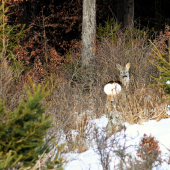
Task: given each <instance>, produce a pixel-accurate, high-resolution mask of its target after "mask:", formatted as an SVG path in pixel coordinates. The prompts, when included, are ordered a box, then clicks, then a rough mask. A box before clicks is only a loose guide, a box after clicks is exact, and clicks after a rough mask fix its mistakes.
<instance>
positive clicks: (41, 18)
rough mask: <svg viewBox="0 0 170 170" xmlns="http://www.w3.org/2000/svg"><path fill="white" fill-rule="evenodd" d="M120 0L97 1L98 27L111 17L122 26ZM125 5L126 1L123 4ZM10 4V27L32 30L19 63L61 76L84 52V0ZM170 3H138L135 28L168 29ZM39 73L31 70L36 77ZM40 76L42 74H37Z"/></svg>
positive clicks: (20, 50)
mask: <svg viewBox="0 0 170 170" xmlns="http://www.w3.org/2000/svg"><path fill="white" fill-rule="evenodd" d="M119 2H121V1H119V0H97V1H96V7H97V9H96V10H97V11H96V16H97V18H96V20H97V26H99V25H102V26H103V25H104V23H105V22H106V21H108V20H110V19H111V18H113V21H114V22H118V23H121V21H118V20H117V18H118V17H117V16H118V15H121V12H122V13H123V10H122V11H121V10H119V11H118V10H117V4H118V3H119ZM122 2H123V1H122ZM6 5H7V6H8V5H14V6H13V7H12V8H10V11H9V12H12V15H10V16H9V17H8V19H9V21H10V24H12V25H17V24H21V26H20V28H22V26H23V25H24V24H25V25H26V26H25V28H26V29H27V28H30V29H28V31H27V32H26V35H25V37H24V39H22V40H19V41H21V46H19V47H18V48H17V49H15V50H14V54H15V55H16V56H17V60H20V61H23V62H24V65H25V66H28V67H33V65H34V63H36V64H37V65H38V67H39V68H41V69H39V70H41V71H40V74H41V76H43V75H44V76H45V75H47V74H48V73H49V72H54V73H56V74H57V75H58V74H59V71H58V70H60V68H61V67H62V64H63V63H68V62H69V59H68V57H66V55H68V54H69V51H70V50H71V51H74V53H75V54H76V55H75V58H76V57H77V58H78V57H79V56H80V51H81V28H82V0H48V1H47V0H27V1H26V0H18V1H7V3H6ZM169 5H170V1H169V0H142V1H138V0H135V1H134V26H135V27H136V28H138V29H141V30H145V29H150V30H151V31H150V32H157V33H158V34H159V32H160V31H162V30H164V28H165V25H169V23H170V20H169V16H170V13H169ZM35 72H36V70H35V69H34V70H32V71H30V73H29V74H30V75H33V73H34V75H35ZM36 76H38V75H36Z"/></svg>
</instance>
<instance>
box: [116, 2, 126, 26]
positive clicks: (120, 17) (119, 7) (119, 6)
mask: <svg viewBox="0 0 170 170" xmlns="http://www.w3.org/2000/svg"><path fill="white" fill-rule="evenodd" d="M123 6H124V0H117V2H116V17H117V23H118V24H121V27H122V28H123V26H124V9H123Z"/></svg>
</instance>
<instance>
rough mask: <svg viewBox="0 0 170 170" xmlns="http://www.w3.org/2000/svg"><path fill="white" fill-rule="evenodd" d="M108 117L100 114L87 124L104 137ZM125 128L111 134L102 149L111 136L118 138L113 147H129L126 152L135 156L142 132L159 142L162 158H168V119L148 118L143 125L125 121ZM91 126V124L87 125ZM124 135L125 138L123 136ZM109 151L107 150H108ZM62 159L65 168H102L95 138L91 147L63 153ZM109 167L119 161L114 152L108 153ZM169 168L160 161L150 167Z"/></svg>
mask: <svg viewBox="0 0 170 170" xmlns="http://www.w3.org/2000/svg"><path fill="white" fill-rule="evenodd" d="M107 122H108V119H107V118H106V117H105V116H102V117H101V118H100V119H95V120H90V121H89V124H91V125H92V124H93V128H95V127H97V128H98V131H100V132H99V133H101V138H102V135H103V137H104V132H103V134H102V130H103V129H104V128H105V127H106V125H107ZM125 126H126V130H125V131H122V132H118V133H117V134H116V135H113V136H111V137H110V138H109V139H107V148H105V149H104V150H103V151H107V149H108V148H109V146H110V144H111V143H112V142H111V141H112V140H113V138H116V136H117V138H120V139H118V140H119V141H118V144H115V145H112V146H111V147H112V148H113V149H116V148H118V147H120V146H122V148H123V147H124V146H125V147H129V148H128V149H127V150H126V152H128V153H130V154H131V155H132V156H136V148H135V146H138V145H139V142H140V140H141V138H142V137H143V135H144V134H146V135H147V136H150V135H151V136H154V137H155V139H156V140H157V141H158V142H159V147H160V150H161V155H162V158H164V159H166V160H168V158H169V156H170V151H169V149H170V119H163V120H160V121H159V122H157V121H155V120H150V121H149V122H144V123H143V125H137V124H133V125H130V124H128V123H125ZM89 127H91V128H92V126H89ZM93 130H94V129H92V131H93ZM124 136H126V139H124V138H123V137H124ZM108 152H109V150H108ZM136 157H137V156H136ZM64 159H65V160H66V161H67V163H66V164H64V169H65V170H103V167H102V165H101V161H100V160H101V158H100V154H99V152H98V150H97V144H96V141H95V139H93V140H92V145H91V147H90V148H89V149H88V150H87V151H85V152H83V153H67V154H65V155H64ZM110 161H111V162H110V169H114V166H116V164H117V163H118V162H119V159H118V157H117V156H116V155H115V154H110ZM158 169H159V170H168V169H169V170H170V165H169V164H168V163H166V162H164V163H162V164H161V165H160V166H158V167H155V168H152V170H158Z"/></svg>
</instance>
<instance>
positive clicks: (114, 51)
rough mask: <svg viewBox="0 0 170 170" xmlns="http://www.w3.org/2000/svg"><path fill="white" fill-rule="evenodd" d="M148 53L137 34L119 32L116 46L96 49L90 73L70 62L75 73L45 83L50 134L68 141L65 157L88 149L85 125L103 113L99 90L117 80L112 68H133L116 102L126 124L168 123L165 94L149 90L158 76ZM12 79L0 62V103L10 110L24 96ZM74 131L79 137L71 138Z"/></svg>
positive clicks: (106, 43) (106, 42) (143, 39)
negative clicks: (127, 87)
mask: <svg viewBox="0 0 170 170" xmlns="http://www.w3.org/2000/svg"><path fill="white" fill-rule="evenodd" d="M150 52H151V47H150V45H149V44H148V41H147V36H146V35H145V34H143V35H142V36H141V33H140V32H139V31H136V32H135V33H134V32H133V31H132V30H131V31H127V32H124V33H123V32H119V33H117V35H116V38H115V40H114V41H112V40H110V39H109V38H106V39H103V40H102V41H101V42H98V43H97V53H96V58H95V60H94V61H92V63H91V69H92V70H89V71H88V73H87V72H86V71H87V70H85V71H84V70H82V68H81V67H80V66H79V63H78V61H74V60H72V61H73V63H72V64H73V66H74V69H73V70H71V71H68V70H67V71H64V70H62V75H63V76H62V77H60V78H56V77H55V75H53V76H51V77H49V78H48V80H49V81H50V85H49V89H50V90H51V95H50V96H49V97H48V98H47V99H46V101H44V103H47V102H49V107H48V108H47V110H46V113H47V114H49V113H52V114H53V117H52V118H53V125H54V128H53V129H52V130H51V131H49V132H48V134H49V135H54V136H55V139H56V142H59V141H62V140H65V139H66V140H68V144H67V150H66V152H69V151H73V150H77V152H83V151H85V150H87V149H88V147H89V146H90V143H91V141H89V136H90V134H91V133H93V132H90V131H89V129H90V128H89V127H88V126H90V125H89V120H90V119H94V118H100V117H101V116H102V115H106V113H107V108H106V95H105V94H104V91H103V87H104V85H105V84H106V83H107V82H109V81H110V80H119V78H118V77H119V71H118V70H117V68H116V63H119V64H121V65H125V64H126V63H127V62H130V63H131V68H130V77H131V80H130V90H129V93H128V94H127V104H126V105H125V106H124V105H123V104H122V101H119V105H117V110H118V111H119V112H120V113H121V114H122V116H123V118H124V121H126V122H129V123H130V124H134V123H140V124H142V122H144V121H148V120H151V119H155V120H157V121H159V120H161V119H163V118H166V117H168V116H167V114H166V111H167V103H166V102H165V101H163V100H162V98H163V97H164V96H163V92H162V91H161V89H154V88H152V87H150V86H149V84H150V83H152V82H153V80H152V79H151V77H150V75H152V76H155V77H156V76H158V71H157V69H156V68H155V67H153V66H152V65H151V64H150V63H149V62H148V59H149V58H150V57H151V56H150ZM73 58H74V54H73ZM12 75H13V72H12V70H11V69H10V68H9V67H8V66H7V65H6V64H5V63H3V62H2V64H1V65H0V76H1V77H0V98H1V99H6V104H7V107H8V108H9V109H10V110H13V109H14V108H15V107H16V105H17V103H18V101H20V99H21V97H23V96H24V90H23V88H20V85H18V84H16V83H15V81H14V78H13V76H12ZM87 127H88V128H87ZM72 131H74V134H77V135H76V136H75V135H73V133H72ZM63 134H64V135H65V136H64V138H65V139H63Z"/></svg>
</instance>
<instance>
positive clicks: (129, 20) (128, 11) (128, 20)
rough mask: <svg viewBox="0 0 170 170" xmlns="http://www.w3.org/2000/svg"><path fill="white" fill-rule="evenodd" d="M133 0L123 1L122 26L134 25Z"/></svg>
mask: <svg viewBox="0 0 170 170" xmlns="http://www.w3.org/2000/svg"><path fill="white" fill-rule="evenodd" d="M133 21H134V0H125V1H124V28H129V27H133V25H134V22H133Z"/></svg>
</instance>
